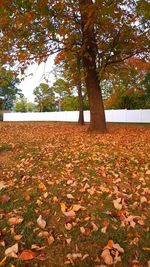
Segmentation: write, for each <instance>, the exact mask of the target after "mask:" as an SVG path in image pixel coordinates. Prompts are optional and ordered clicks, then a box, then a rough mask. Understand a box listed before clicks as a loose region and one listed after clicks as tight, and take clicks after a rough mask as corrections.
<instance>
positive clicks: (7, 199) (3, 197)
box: [0, 195, 10, 203]
mask: <svg viewBox="0 0 150 267" xmlns="http://www.w3.org/2000/svg"><path fill="white" fill-rule="evenodd" d="M0 199H1V201H2V202H3V203H7V202H8V201H9V200H10V197H9V196H8V195H2V196H1V197H0Z"/></svg>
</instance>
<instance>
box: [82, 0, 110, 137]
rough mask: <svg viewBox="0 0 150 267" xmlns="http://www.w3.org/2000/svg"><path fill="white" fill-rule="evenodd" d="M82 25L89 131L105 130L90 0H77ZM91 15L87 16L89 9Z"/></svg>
mask: <svg viewBox="0 0 150 267" xmlns="http://www.w3.org/2000/svg"><path fill="white" fill-rule="evenodd" d="M79 8H80V14H81V26H82V59H83V66H84V69H85V83H86V89H87V94H88V99H89V106H90V127H89V130H90V131H99V132H102V133H104V132H106V120H105V112H104V105H103V100H102V93H101V88H100V82H99V79H98V75H97V70H96V53H97V44H96V33H95V30H94V9H93V2H92V0H79ZM91 10H92V13H91V14H92V15H91V16H89V11H90V12H91Z"/></svg>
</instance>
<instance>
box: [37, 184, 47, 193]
mask: <svg viewBox="0 0 150 267" xmlns="http://www.w3.org/2000/svg"><path fill="white" fill-rule="evenodd" d="M38 187H39V190H40V191H46V190H47V188H46V186H45V184H43V183H42V182H41V183H40V184H39V186H38Z"/></svg>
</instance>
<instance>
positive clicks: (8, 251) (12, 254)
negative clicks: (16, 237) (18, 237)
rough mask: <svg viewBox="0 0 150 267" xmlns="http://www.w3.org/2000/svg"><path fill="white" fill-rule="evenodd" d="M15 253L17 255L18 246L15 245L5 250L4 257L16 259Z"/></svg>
mask: <svg viewBox="0 0 150 267" xmlns="http://www.w3.org/2000/svg"><path fill="white" fill-rule="evenodd" d="M17 253H18V244H17V243H16V244H15V245H13V246H11V247H9V248H7V249H6V250H5V255H6V257H12V258H18V255H17Z"/></svg>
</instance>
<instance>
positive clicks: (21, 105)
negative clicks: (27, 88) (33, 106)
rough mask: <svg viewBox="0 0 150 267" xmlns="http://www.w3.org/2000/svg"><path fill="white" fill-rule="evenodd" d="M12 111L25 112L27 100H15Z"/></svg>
mask: <svg viewBox="0 0 150 267" xmlns="http://www.w3.org/2000/svg"><path fill="white" fill-rule="evenodd" d="M14 109H15V111H16V112H27V99H26V98H25V97H20V98H19V99H17V101H16V103H15V106H14Z"/></svg>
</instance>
